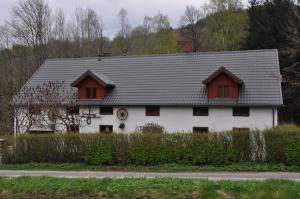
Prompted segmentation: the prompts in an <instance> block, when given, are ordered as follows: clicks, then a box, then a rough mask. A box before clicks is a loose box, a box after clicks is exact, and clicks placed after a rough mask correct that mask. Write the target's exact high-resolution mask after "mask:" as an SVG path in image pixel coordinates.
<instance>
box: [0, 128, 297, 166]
mask: <svg viewBox="0 0 300 199" xmlns="http://www.w3.org/2000/svg"><path fill="white" fill-rule="evenodd" d="M299 137H300V131H297V130H295V129H293V130H292V131H288V130H287V131H283V130H282V129H280V130H277V129H271V130H266V131H247V132H222V133H221V132H219V133H207V134H205V133H204V134H201V133H132V134H121V133H113V134H108V135H107V134H49V135H20V136H17V139H16V143H15V144H16V145H15V146H16V147H15V148H13V147H6V148H5V150H4V151H3V152H4V156H3V160H4V162H5V163H29V162H47V163H68V162H71V163H72V162H86V163H88V164H92V165H145V166H147V165H160V164H172V163H174V164H189V165H208V164H209V165H224V164H232V163H239V162H257V163H263V162H267V163H284V164H290V165H299V160H300V158H299V154H300V152H299V151H300V149H299V148H300V147H299V146H300V144H299V142H300V141H299ZM12 141H13V139H11V140H9V141H8V145H10V146H13V142H12Z"/></svg>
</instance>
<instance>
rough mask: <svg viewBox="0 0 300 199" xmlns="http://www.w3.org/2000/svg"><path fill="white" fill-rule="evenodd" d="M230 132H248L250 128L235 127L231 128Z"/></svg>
mask: <svg viewBox="0 0 300 199" xmlns="http://www.w3.org/2000/svg"><path fill="white" fill-rule="evenodd" d="M232 131H235V132H245V133H247V132H250V128H237V127H233V128H232Z"/></svg>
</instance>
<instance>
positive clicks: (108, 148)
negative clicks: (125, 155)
mask: <svg viewBox="0 0 300 199" xmlns="http://www.w3.org/2000/svg"><path fill="white" fill-rule="evenodd" d="M112 159H113V148H112V145H111V144H110V143H105V142H99V143H95V144H92V145H91V146H89V147H88V148H87V150H86V152H85V154H84V161H85V162H86V163H88V164H90V165H109V164H111V163H112Z"/></svg>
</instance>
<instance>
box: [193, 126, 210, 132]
mask: <svg viewBox="0 0 300 199" xmlns="http://www.w3.org/2000/svg"><path fill="white" fill-rule="evenodd" d="M207 132H208V127H193V133H207Z"/></svg>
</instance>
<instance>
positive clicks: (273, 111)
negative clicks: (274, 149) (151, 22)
mask: <svg viewBox="0 0 300 199" xmlns="http://www.w3.org/2000/svg"><path fill="white" fill-rule="evenodd" d="M272 113H273V114H272V116H273V128H274V127H275V110H274V107H273V108H272Z"/></svg>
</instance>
